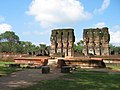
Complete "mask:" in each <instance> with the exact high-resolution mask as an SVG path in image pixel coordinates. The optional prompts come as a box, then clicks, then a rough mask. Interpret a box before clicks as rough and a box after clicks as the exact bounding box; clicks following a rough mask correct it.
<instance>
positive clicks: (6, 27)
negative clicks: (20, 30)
mask: <svg viewBox="0 0 120 90" xmlns="http://www.w3.org/2000/svg"><path fill="white" fill-rule="evenodd" d="M5 31H12V26H11V25H10V24H6V23H3V24H0V33H4V32H5Z"/></svg>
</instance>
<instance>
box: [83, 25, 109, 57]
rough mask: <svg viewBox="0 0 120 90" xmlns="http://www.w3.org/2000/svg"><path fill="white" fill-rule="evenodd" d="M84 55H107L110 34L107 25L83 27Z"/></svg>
mask: <svg viewBox="0 0 120 90" xmlns="http://www.w3.org/2000/svg"><path fill="white" fill-rule="evenodd" d="M83 41H84V49H83V53H84V55H89V54H93V55H109V54H110V51H109V41H110V34H109V31H108V28H107V27H104V28H96V29H84V32H83Z"/></svg>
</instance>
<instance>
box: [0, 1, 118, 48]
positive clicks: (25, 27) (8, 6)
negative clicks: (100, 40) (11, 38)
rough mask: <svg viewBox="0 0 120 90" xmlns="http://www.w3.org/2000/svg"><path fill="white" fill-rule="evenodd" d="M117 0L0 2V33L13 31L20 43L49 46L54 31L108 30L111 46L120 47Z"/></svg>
mask: <svg viewBox="0 0 120 90" xmlns="http://www.w3.org/2000/svg"><path fill="white" fill-rule="evenodd" d="M119 9H120V0H0V34H1V33H4V32H5V31H14V32H15V33H16V34H17V35H18V36H19V37H20V40H21V41H30V42H32V43H34V44H36V45H39V44H40V43H43V44H47V45H49V44H50V35H51V31H52V30H53V29H59V28H60V29H62V28H73V29H74V33H75V41H76V42H78V41H80V40H81V39H82V37H83V29H86V28H102V27H108V28H109V33H110V43H112V44H113V45H119V46H120V39H119V38H120V10H119Z"/></svg>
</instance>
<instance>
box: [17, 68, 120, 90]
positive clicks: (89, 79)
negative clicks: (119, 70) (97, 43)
mask: <svg viewBox="0 0 120 90" xmlns="http://www.w3.org/2000/svg"><path fill="white" fill-rule="evenodd" d="M119 82H120V75H119V74H108V73H107V72H98V71H89V70H78V71H77V72H75V73H70V74H67V75H65V76H63V77H60V78H58V79H55V80H44V81H40V82H39V83H38V84H37V85H34V86H31V87H28V88H24V89H22V88H20V89H17V90H118V89H120V83H119Z"/></svg>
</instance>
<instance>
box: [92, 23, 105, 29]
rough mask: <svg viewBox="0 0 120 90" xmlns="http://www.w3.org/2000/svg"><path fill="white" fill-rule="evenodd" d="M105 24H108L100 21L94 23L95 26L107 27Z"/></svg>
mask: <svg viewBox="0 0 120 90" xmlns="http://www.w3.org/2000/svg"><path fill="white" fill-rule="evenodd" d="M105 26H106V25H105V23H104V22H99V23H97V24H95V25H94V27H95V28H103V27H105Z"/></svg>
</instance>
